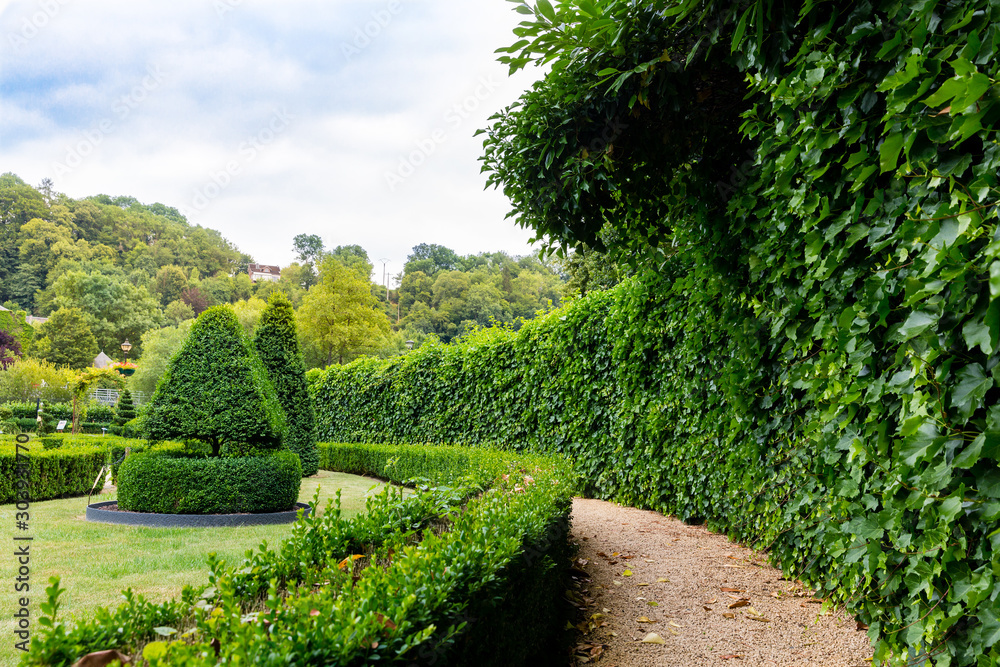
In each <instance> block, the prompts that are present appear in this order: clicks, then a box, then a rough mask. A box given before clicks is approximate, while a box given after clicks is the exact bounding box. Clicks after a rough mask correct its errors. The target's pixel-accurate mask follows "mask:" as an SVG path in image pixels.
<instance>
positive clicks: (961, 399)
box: [951, 364, 993, 419]
mask: <svg viewBox="0 0 1000 667" xmlns="http://www.w3.org/2000/svg"><path fill="white" fill-rule="evenodd" d="M957 376H958V385H957V386H956V387H955V389H954V391H953V392H952V395H951V405H952V407H954V408H957V409H958V410H959V412H960V413H961V414H962V416H963V418H964V419H968V418H969V417H971V416H972V413H973V412H975V411H976V410H977V409H978V408H979V407H980V406H981V405H982V403H983V399H984V398H985V397H986V392H987V391H989V390H990V389H991V388H992V387H993V378H991V377H987V375H986V372H985V371H984V370H983V367H982V366H981V365H979V364H969V365H968V366H963V367H962V368H961V369H959V371H958V373H957Z"/></svg>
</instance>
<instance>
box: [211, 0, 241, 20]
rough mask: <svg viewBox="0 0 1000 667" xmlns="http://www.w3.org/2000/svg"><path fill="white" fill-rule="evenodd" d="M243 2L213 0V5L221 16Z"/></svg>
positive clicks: (239, 0) (238, 0)
mask: <svg viewBox="0 0 1000 667" xmlns="http://www.w3.org/2000/svg"><path fill="white" fill-rule="evenodd" d="M242 4H243V0H212V7H213V8H214V9H215V14H216V15H217V16H219V17H222V16H225V15H226V14H228V13H229V12H231V11H233V10H234V9H236V8H237V7H239V6H240V5H242Z"/></svg>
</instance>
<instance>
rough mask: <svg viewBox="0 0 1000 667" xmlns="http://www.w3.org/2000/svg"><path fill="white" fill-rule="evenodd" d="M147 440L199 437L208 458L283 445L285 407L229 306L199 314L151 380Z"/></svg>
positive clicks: (145, 419) (275, 447)
mask: <svg viewBox="0 0 1000 667" xmlns="http://www.w3.org/2000/svg"><path fill="white" fill-rule="evenodd" d="M143 428H144V431H145V435H146V437H147V438H148V439H149V440H200V441H202V442H206V443H208V444H209V445H211V447H212V454H213V456H218V455H219V454H220V452H223V449H222V448H223V446H225V450H224V452H225V454H227V455H242V454H249V453H253V452H260V451H266V450H276V449H280V448H281V447H282V440H283V439H284V436H285V430H286V425H285V413H284V411H283V410H282V409H281V405H280V403H279V402H278V397H277V395H276V394H275V391H274V387H273V386H272V385H271V381H270V380H269V378H268V376H267V371H266V370H265V369H264V365H263V364H262V363H261V361H260V358H258V356H257V354H256V353H255V352H254V351H253V348H252V346H251V345H250V343H249V341H248V340H247V338H246V334H244V333H243V328H242V327H241V326H240V323H239V321H238V320H237V319H236V315H235V313H233V311H232V309H230V308H229V307H228V306H216V307H214V308H209V309H208V310H206V311H205V312H203V313H202V314H201V315H200V316H199V317H198V319H197V321H195V323H194V325H192V327H191V333H190V334H189V335H188V338H187V340H186V341H185V342H184V345H183V346H182V347H181V349H180V351H179V352H178V353H177V355H176V356H174V358H173V359H171V360H170V365H169V367H168V368H167V372H166V373H165V374H164V376H163V377H162V378H161V379H160V382H159V383H158V384H157V386H156V392H155V393H154V394H153V398H152V400H151V401H150V405H149V408H148V410H147V412H146V416H145V418H144V420H143Z"/></svg>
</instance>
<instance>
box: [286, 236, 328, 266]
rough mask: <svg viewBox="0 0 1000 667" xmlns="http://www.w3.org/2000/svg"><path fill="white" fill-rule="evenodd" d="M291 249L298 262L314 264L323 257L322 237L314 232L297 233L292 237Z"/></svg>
mask: <svg viewBox="0 0 1000 667" xmlns="http://www.w3.org/2000/svg"><path fill="white" fill-rule="evenodd" d="M292 250H294V251H295V256H296V258H297V259H298V260H299V261H300V262H302V263H304V264H312V265H315V264H316V263H317V262H319V260H320V259H321V258H322V257H323V239H321V238H320V237H319V236H317V235H315V234H297V235H296V236H295V238H294V239H292Z"/></svg>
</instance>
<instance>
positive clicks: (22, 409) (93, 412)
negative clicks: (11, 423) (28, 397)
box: [4, 402, 115, 426]
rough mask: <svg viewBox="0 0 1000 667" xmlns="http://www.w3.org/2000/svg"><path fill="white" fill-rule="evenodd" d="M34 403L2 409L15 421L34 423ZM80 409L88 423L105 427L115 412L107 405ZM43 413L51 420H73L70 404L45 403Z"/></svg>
mask: <svg viewBox="0 0 1000 667" xmlns="http://www.w3.org/2000/svg"><path fill="white" fill-rule="evenodd" d="M35 406H36V403H34V402H28V403H5V404H4V407H6V408H9V409H10V410H11V412H12V413H13V416H14V418H15V419H31V420H32V421H34V419H35V416H36V413H35ZM82 409H83V410H84V411H85V412H84V413H83V414H84V416H85V417H86V419H87V421H88V422H92V423H97V424H102V425H105V426H107V425H108V424H110V423H112V422H114V419H115V410H114V408H113V407H111V406H109V405H101V404H99V403H93V404H89V405H84V406H83V407H82ZM45 413H46V414H48V415H49V417H50V418H51V419H55V420H56V421H59V420H63V419H65V420H66V421H67V422H71V421H72V420H73V404H72V403H45Z"/></svg>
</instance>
